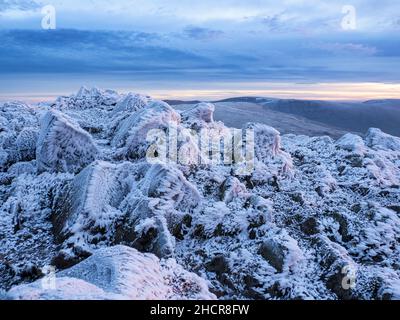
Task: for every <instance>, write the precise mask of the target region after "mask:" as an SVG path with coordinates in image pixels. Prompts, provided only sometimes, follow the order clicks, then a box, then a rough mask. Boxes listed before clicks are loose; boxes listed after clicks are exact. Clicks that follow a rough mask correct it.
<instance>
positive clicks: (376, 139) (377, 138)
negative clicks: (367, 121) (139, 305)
mask: <svg viewBox="0 0 400 320" xmlns="http://www.w3.org/2000/svg"><path fill="white" fill-rule="evenodd" d="M365 141H366V143H367V145H368V146H369V147H370V148H372V149H375V150H392V151H396V152H399V151H400V138H399V137H394V136H391V135H390V134H387V133H384V132H382V130H380V129H377V128H371V129H369V130H368V132H367V135H366V137H365Z"/></svg>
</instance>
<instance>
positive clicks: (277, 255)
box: [259, 239, 285, 272]
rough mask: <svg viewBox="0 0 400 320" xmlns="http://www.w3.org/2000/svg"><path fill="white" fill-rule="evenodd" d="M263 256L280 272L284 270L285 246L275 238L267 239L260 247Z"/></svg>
mask: <svg viewBox="0 0 400 320" xmlns="http://www.w3.org/2000/svg"><path fill="white" fill-rule="evenodd" d="M259 252H260V254H261V256H262V257H263V258H264V259H265V260H266V261H268V263H269V264H270V265H271V266H273V267H274V268H275V269H276V270H277V271H278V272H282V271H283V265H284V263H285V247H283V246H282V245H281V244H280V243H277V242H276V241H274V240H273V239H270V240H266V241H264V242H263V244H262V245H261V247H260V251H259Z"/></svg>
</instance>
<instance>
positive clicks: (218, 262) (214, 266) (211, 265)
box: [206, 254, 229, 274]
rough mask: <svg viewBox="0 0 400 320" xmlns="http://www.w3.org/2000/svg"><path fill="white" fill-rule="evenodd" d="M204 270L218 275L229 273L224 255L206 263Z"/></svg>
mask: <svg viewBox="0 0 400 320" xmlns="http://www.w3.org/2000/svg"><path fill="white" fill-rule="evenodd" d="M206 269H207V271H210V272H216V273H219V274H222V273H226V272H229V263H228V261H227V260H226V258H225V257H224V255H221V254H219V255H216V256H215V257H213V258H212V259H211V260H210V261H209V262H207V263H206Z"/></svg>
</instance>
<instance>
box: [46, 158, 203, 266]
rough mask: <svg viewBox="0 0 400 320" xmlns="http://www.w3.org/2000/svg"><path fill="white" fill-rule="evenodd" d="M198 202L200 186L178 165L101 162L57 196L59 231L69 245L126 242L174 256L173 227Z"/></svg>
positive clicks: (83, 246) (59, 237) (61, 240)
mask: <svg viewBox="0 0 400 320" xmlns="http://www.w3.org/2000/svg"><path fill="white" fill-rule="evenodd" d="M199 202H200V195H199V193H198V191H197V189H196V188H195V187H194V186H193V185H191V184H190V183H189V182H188V181H187V180H186V178H185V177H184V176H183V174H182V173H181V172H180V171H179V170H177V169H176V168H173V167H166V166H163V165H148V164H145V163H139V164H137V165H134V164H132V163H129V162H125V163H121V164H112V163H109V162H104V161H97V162H94V163H92V164H91V165H90V166H88V167H87V168H85V169H84V170H83V171H82V172H81V173H79V174H78V175H77V176H76V177H75V179H74V180H73V181H72V182H71V183H70V184H68V185H66V187H65V192H64V193H63V195H61V196H60V197H59V198H57V199H55V201H54V213H53V218H52V220H53V226H54V234H55V236H56V240H57V241H58V242H59V243H64V242H65V244H66V245H65V246H64V247H65V248H64V249H67V248H68V247H71V246H73V247H79V248H80V250H82V249H85V250H86V251H88V252H90V251H91V250H92V249H93V248H95V247H98V246H101V245H104V246H107V245H112V244H119V243H124V244H128V245H130V246H132V247H135V248H138V249H140V250H141V251H146V252H147V251H149V252H153V253H155V254H157V255H158V256H160V257H165V256H172V255H173V252H174V244H175V241H174V238H173V236H172V235H171V232H173V230H174V228H175V225H176V224H177V223H179V219H182V215H183V214H184V213H190V212H192V210H193V208H195V207H196V206H197V205H198V203H199ZM176 220H177V221H176ZM70 255H71V254H70ZM70 259H71V257H70Z"/></svg>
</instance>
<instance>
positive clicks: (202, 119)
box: [182, 102, 215, 125]
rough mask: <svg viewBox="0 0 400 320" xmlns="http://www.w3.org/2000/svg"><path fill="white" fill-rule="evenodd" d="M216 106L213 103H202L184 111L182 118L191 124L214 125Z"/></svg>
mask: <svg viewBox="0 0 400 320" xmlns="http://www.w3.org/2000/svg"><path fill="white" fill-rule="evenodd" d="M214 111H215V106H214V105H213V104H212V103H206V102H202V103H199V104H196V105H195V106H194V107H193V108H191V109H189V110H186V111H183V112H182V118H183V119H184V121H186V122H190V123H197V122H199V123H200V125H201V123H212V122H214Z"/></svg>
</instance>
